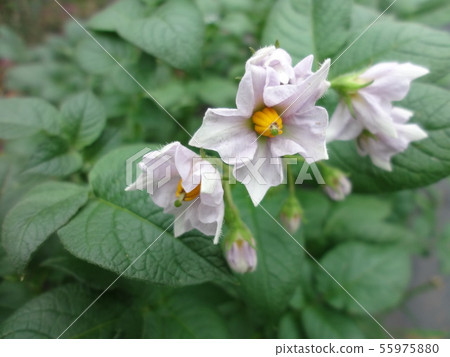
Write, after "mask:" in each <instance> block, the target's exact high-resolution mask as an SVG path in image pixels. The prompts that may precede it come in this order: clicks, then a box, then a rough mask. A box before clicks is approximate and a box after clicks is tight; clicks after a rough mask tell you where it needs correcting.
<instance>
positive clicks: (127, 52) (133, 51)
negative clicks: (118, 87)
mask: <svg viewBox="0 0 450 357" xmlns="http://www.w3.org/2000/svg"><path fill="white" fill-rule="evenodd" d="M95 39H96V40H97V41H98V42H100V44H101V45H102V46H103V47H104V49H105V50H106V51H108V53H109V54H111V56H113V57H114V58H115V59H116V60H117V62H119V63H120V64H121V65H122V66H124V67H125V68H128V66H129V65H130V64H133V63H135V62H136V61H137V59H138V56H139V53H140V51H139V50H138V49H137V48H136V47H134V46H132V45H130V44H129V43H127V42H125V41H123V40H121V39H119V38H116V37H114V36H104V35H103V36H100V35H99V36H96V38H95ZM104 49H103V48H101V47H100V46H99V45H98V44H97V43H96V42H94V41H93V40H92V39H91V38H86V39H84V40H83V41H81V42H80V43H79V45H78V47H77V50H76V58H77V60H78V63H79V64H80V66H81V68H83V69H84V70H85V71H86V72H88V73H92V74H100V75H105V74H108V73H110V72H111V71H112V70H115V69H116V68H119V69H120V70H121V71H123V70H122V69H121V68H120V67H119V65H118V64H117V63H116V62H115V61H114V60H113V59H112V58H111V57H110V56H109V55H108V53H106V52H105V50H104Z"/></svg>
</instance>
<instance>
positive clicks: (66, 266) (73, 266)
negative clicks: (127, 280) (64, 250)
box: [41, 254, 116, 290]
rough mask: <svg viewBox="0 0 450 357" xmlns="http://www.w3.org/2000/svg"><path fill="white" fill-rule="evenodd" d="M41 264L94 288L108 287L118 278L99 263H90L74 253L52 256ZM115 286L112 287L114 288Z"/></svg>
mask: <svg viewBox="0 0 450 357" xmlns="http://www.w3.org/2000/svg"><path fill="white" fill-rule="evenodd" d="M41 266H43V267H47V268H51V269H54V270H57V271H60V272H62V273H64V274H66V275H70V276H72V277H74V278H75V279H76V280H77V281H79V282H80V283H82V284H84V285H86V286H89V287H92V288H94V289H101V290H103V289H106V288H107V287H108V285H109V284H110V283H111V282H112V281H113V280H114V279H115V278H116V276H115V274H113V273H111V272H110V271H106V270H103V269H101V268H99V267H98V266H97V265H93V264H89V263H87V262H85V261H83V260H80V259H77V258H75V257H74V256H73V255H70V254H64V255H60V256H56V257H51V258H49V259H47V260H45V261H43V262H42V263H41ZM114 287H115V286H113V287H111V288H110V289H113V288H114Z"/></svg>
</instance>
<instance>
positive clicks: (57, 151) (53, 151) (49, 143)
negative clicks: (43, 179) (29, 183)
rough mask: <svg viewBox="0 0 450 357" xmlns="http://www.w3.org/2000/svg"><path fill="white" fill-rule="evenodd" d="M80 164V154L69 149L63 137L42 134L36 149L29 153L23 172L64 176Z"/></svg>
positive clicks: (76, 168) (81, 161)
mask: <svg viewBox="0 0 450 357" xmlns="http://www.w3.org/2000/svg"><path fill="white" fill-rule="evenodd" d="M82 164H83V158H82V157H81V155H80V154H79V153H78V152H76V151H71V150H70V148H69V144H68V143H67V142H66V141H65V140H64V139H62V138H59V137H57V136H47V135H43V136H42V137H39V138H38V141H37V143H36V150H35V152H34V153H33V154H31V157H30V159H29V160H28V162H27V165H26V169H25V170H24V172H23V173H24V174H39V175H44V176H56V177H64V176H67V175H70V174H71V173H73V172H75V171H78V170H79V169H80V168H81V166H82Z"/></svg>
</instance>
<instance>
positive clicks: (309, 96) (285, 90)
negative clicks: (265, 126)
mask: <svg viewBox="0 0 450 357" xmlns="http://www.w3.org/2000/svg"><path fill="white" fill-rule="evenodd" d="M329 69H330V60H326V61H325V62H324V64H323V65H322V66H321V67H320V69H319V70H318V71H317V72H315V73H314V74H312V75H310V76H309V77H307V78H306V79H305V80H303V81H301V82H300V83H297V84H292V85H284V86H273V87H267V88H266V90H265V91H264V102H265V103H266V105H267V106H269V107H273V108H274V109H275V110H276V111H277V113H278V114H280V115H281V116H282V117H283V116H291V115H293V114H295V113H297V112H299V111H304V110H306V109H305V108H307V107H308V106H313V105H314V104H315V102H316V101H317V100H318V99H319V98H320V97H321V96H322V95H323V94H324V93H325V91H326V90H327V89H328V87H329V86H330V83H329V82H328V81H327V80H326V79H327V76H328V71H329Z"/></svg>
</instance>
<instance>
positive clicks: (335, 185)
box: [324, 168, 352, 201]
mask: <svg viewBox="0 0 450 357" xmlns="http://www.w3.org/2000/svg"><path fill="white" fill-rule="evenodd" d="M324 180H325V184H326V186H325V187H324V190H325V192H326V194H327V195H328V196H329V197H330V198H331V199H332V200H335V201H342V200H343V199H344V198H345V197H347V196H348V195H349V194H350V193H351V192H352V183H351V181H350V180H349V179H348V177H347V176H346V175H345V174H344V173H343V172H342V171H340V170H337V169H333V168H328V172H327V174H326V175H325V177H324Z"/></svg>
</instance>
